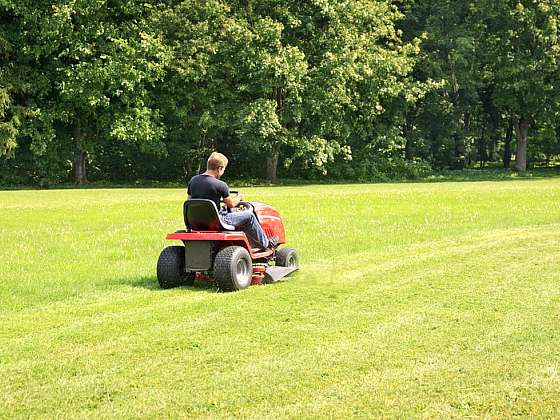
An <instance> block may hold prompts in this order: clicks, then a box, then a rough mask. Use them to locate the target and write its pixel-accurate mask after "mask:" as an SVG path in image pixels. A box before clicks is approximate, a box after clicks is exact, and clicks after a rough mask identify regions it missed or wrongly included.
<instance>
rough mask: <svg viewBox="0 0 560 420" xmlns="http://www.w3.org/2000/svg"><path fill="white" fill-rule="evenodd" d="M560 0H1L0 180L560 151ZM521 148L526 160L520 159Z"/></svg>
mask: <svg viewBox="0 0 560 420" xmlns="http://www.w3.org/2000/svg"><path fill="white" fill-rule="evenodd" d="M559 21H560V4H559V3H558V2H557V1H552V0H548V1H536V2H535V1H525V0H515V1H510V0H508V1H506V0H492V1H490V0H475V1H471V2H462V1H457V0H450V1H446V2H441V1H435V0H422V1H420V0H399V1H397V0H395V1H388V0H380V1H370V0H367V1H366V0H349V1H330V0H312V1H308V2H301V1H297V0H280V1H278V0H238V1H235V0H208V1H204V2H201V1H198V0H184V1H173V0H167V1H166V0H143V1H142V2H140V1H136V0H127V1H124V0H93V1H92V0H72V1H70V0H51V1H46V0H37V1H34V2H21V1H15V0H0V185H4V186H11V185H39V186H53V185H57V184H61V183H68V182H75V183H77V184H82V183H85V182H87V181H88V180H90V181H98V180H108V181H132V180H136V179H143V180H161V181H177V180H184V179H186V178H188V177H190V176H191V175H193V174H195V173H197V172H198V171H200V170H201V169H203V166H204V160H205V157H206V156H207V155H208V154H209V152H210V151H211V150H215V149H216V150H219V151H221V152H223V153H225V154H226V155H228V156H229V157H230V161H231V165H230V168H229V170H228V176H231V177H236V178H245V179H251V178H259V179H265V178H266V179H269V180H271V181H273V182H275V181H276V179H277V178H290V179H345V180H364V181H365V180H384V179H395V178H415V177H419V176H422V175H425V174H427V173H429V172H430V171H432V170H439V169H462V168H469V167H471V168H472V167H487V166H491V167H505V168H510V167H511V168H512V169H514V170H518V171H525V170H526V169H527V167H528V166H534V165H552V164H555V163H557V162H558V160H559V157H560V66H559V64H560V63H559V59H560V38H559V26H558V25H560V22H559ZM512 159H513V160H512Z"/></svg>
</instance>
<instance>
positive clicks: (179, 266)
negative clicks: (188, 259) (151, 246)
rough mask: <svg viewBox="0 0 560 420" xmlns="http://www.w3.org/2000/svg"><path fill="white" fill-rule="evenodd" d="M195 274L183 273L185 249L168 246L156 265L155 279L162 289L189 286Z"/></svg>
mask: <svg viewBox="0 0 560 420" xmlns="http://www.w3.org/2000/svg"><path fill="white" fill-rule="evenodd" d="M194 277H195V273H187V272H186V271H185V247H184V246H168V247H166V248H164V249H163V251H161V254H160V255H159V259H158V263H157V278H158V283H159V285H160V287H161V288H162V289H171V288H173V287H179V286H191V285H192V284H193V283H194Z"/></svg>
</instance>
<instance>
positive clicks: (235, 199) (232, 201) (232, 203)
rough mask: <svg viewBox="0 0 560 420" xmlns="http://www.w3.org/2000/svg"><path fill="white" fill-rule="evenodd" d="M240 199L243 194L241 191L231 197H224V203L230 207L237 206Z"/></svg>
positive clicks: (241, 199)
mask: <svg viewBox="0 0 560 420" xmlns="http://www.w3.org/2000/svg"><path fill="white" fill-rule="evenodd" d="M240 201H243V194H241V193H237V195H236V196H235V197H232V196H231V195H230V196H229V197H226V198H224V203H225V205H226V206H228V207H229V208H230V209H232V208H234V207H237V205H238V204H239V202H240Z"/></svg>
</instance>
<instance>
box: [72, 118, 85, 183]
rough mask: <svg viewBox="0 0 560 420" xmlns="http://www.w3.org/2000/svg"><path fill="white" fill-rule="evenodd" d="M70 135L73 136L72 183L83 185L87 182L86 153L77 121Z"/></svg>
mask: <svg viewBox="0 0 560 420" xmlns="http://www.w3.org/2000/svg"><path fill="white" fill-rule="evenodd" d="M72 134H73V136H74V181H75V182H76V184H77V185H83V184H85V183H86V182H87V177H86V151H85V150H84V147H83V145H82V129H81V126H80V122H79V121H78V120H76V121H75V122H74V127H73V128H72Z"/></svg>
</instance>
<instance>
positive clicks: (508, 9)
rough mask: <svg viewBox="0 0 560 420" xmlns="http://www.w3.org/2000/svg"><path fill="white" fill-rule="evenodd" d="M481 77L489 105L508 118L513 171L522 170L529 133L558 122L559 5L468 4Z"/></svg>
mask: <svg viewBox="0 0 560 420" xmlns="http://www.w3.org/2000/svg"><path fill="white" fill-rule="evenodd" d="M471 11H472V19H473V26H474V27H475V28H476V33H478V47H479V48H480V50H481V51H483V55H484V74H485V77H486V78H487V79H489V80H491V81H492V83H493V86H494V90H493V94H492V97H493V101H494V103H495V105H496V106H497V108H498V109H499V110H501V112H502V113H504V114H506V115H508V116H509V117H510V118H511V121H512V124H513V129H514V131H515V135H516V140H517V150H516V162H515V168H516V169H517V170H519V171H525V170H526V168H527V146H528V136H529V130H530V129H531V128H538V127H539V126H540V127H542V126H543V125H545V124H546V123H548V122H550V121H554V120H556V119H557V115H558V109H559V104H560V87H559V86H560V36H559V35H560V33H559V26H558V25H559V24H560V22H559V19H560V3H558V1H555V0H539V1H532V0H492V1H489V0H477V1H475V2H471Z"/></svg>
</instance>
